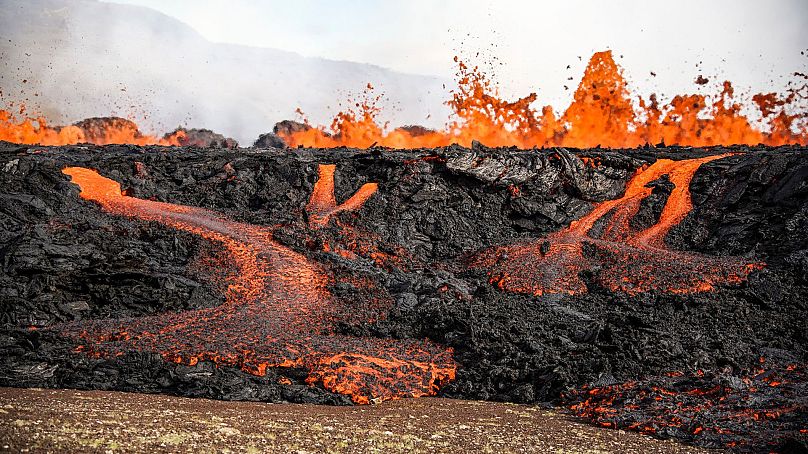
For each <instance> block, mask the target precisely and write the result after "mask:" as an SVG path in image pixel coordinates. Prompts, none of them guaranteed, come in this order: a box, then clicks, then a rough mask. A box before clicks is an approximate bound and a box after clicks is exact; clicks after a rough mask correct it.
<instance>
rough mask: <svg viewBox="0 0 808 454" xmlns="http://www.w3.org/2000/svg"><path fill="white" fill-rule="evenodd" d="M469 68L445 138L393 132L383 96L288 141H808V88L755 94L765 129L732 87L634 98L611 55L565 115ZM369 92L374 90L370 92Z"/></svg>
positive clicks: (461, 76)
mask: <svg viewBox="0 0 808 454" xmlns="http://www.w3.org/2000/svg"><path fill="white" fill-rule="evenodd" d="M455 61H456V62H457V64H458V65H459V71H458V73H457V76H458V86H457V88H456V89H455V90H454V91H453V93H452V98H451V99H450V100H449V101H448V102H447V104H448V106H449V107H450V108H451V110H452V112H453V117H454V119H453V120H452V121H450V122H449V123H448V124H447V125H446V127H445V129H443V130H441V131H429V130H422V129H418V130H417V131H414V130H413V129H412V128H396V129H393V130H391V131H385V127H384V125H383V124H379V122H378V121H376V118H377V117H378V114H379V108H378V107H377V106H376V101H377V100H378V96H376V97H370V99H367V100H366V101H364V102H359V103H355V104H354V105H355V106H356V109H349V110H346V111H344V112H340V113H339V114H338V115H337V116H336V117H335V118H334V120H333V122H332V124H331V126H330V128H328V129H326V128H306V129H305V130H302V131H293V132H290V133H284V134H281V136H282V137H283V138H284V140H285V141H286V142H287V143H288V144H289V145H290V146H298V145H302V146H310V147H339V146H348V147H357V148H365V147H369V146H371V145H374V144H375V145H380V146H386V147H392V148H423V147H440V146H447V145H450V144H453V143H457V144H460V145H464V146H470V145H471V144H472V142H473V141H479V142H481V143H483V144H485V145H488V146H492V147H496V146H517V147H520V148H532V147H555V146H562V147H579V148H585V147H596V146H601V147H608V148H634V147H638V146H642V145H645V144H658V143H665V144H678V145H687V146H711V145H734V144H749V145H756V144H759V143H762V144H766V145H785V144H803V145H804V144H808V123H807V122H806V121H807V120H808V108H807V107H806V106H805V100H806V99H808V85H803V86H802V87H793V88H790V89H789V91H788V93H787V94H786V95H785V96H779V95H777V94H774V93H766V94H764V93H761V94H757V95H755V96H753V104H754V107H757V110H758V111H759V113H760V116H761V117H762V122H761V124H759V125H758V124H755V123H756V122H755V121H753V120H752V119H750V118H749V117H747V116H745V115H744V114H743V113H742V112H741V111H742V108H743V106H742V105H740V104H739V103H737V102H735V100H734V89H733V87H732V84H731V83H730V82H725V83H724V84H723V88H722V90H721V93H720V94H719V95H718V96H715V97H713V98H708V97H707V96H705V95H701V94H693V95H679V96H675V97H674V98H673V99H672V100H671V101H670V103H669V104H668V105H660V103H659V102H658V101H657V98H656V96H655V95H651V96H650V97H649V99H643V98H641V97H634V96H633V95H632V93H631V92H630V90H629V88H628V84H627V83H626V80H625V78H624V76H623V71H622V69H621V68H620V67H619V66H618V65H617V63H615V61H614V58H613V57H612V52H611V51H605V52H597V53H595V54H594V55H593V56H592V58H591V60H590V61H589V65H588V66H587V68H586V70H585V72H584V75H583V78H582V80H581V82H580V84H579V85H578V88H577V90H576V91H575V93H574V96H573V101H572V103H571V104H570V106H569V107H568V108H567V109H566V110H565V111H564V112H563V114H562V115H560V116H559V115H557V114H556V110H555V109H554V108H553V107H552V106H544V107H543V108H541V109H540V110H536V109H534V108H533V107H532V104H533V103H534V102H536V101H537V99H538V96H537V95H536V94H535V93H531V94H529V95H528V96H525V97H523V98H520V99H517V100H516V101H507V100H504V99H502V98H501V97H500V96H499V95H498V93H497V90H496V87H495V86H494V85H493V83H492V82H491V79H490V78H488V77H487V76H486V75H485V74H483V73H482V72H480V71H479V69H478V68H470V67H468V66H467V65H465V64H464V63H463V62H460V61H458V60H457V59H455ZM368 93H369V92H368Z"/></svg>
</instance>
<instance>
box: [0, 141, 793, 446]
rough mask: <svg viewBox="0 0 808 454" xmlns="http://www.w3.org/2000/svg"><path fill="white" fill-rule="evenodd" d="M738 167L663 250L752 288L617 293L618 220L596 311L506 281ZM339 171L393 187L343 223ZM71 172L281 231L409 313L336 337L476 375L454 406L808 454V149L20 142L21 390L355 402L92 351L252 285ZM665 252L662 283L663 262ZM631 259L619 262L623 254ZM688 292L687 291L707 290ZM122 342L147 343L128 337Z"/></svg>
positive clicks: (647, 216)
mask: <svg viewBox="0 0 808 454" xmlns="http://www.w3.org/2000/svg"><path fill="white" fill-rule="evenodd" d="M719 154H721V155H723V154H728V156H725V157H723V158H720V159H715V160H704V163H703V164H701V165H700V166H699V167H698V170H696V172H695V174H694V175H693V176H692V181H690V184H689V189H690V197H691V199H692V210H690V211H689V212H688V213H687V215H686V216H685V217H684V218H683V219H681V220H680V221H678V222H676V223H675V225H674V226H673V227H672V228H671V229H670V231H669V232H667V235H666V236H665V237H664V239H663V240H664V244H665V250H670V251H675V253H671V254H670V259H671V260H672V261H674V260H677V259H678V258H680V257H683V256H686V257H691V256H692V255H693V254H697V255H698V254H702V255H704V256H707V257H710V258H711V260H713V261H715V260H718V259H716V257H719V258H720V257H723V258H726V260H727V263H730V264H731V265H732V266H737V265H738V264H741V265H744V264H748V265H750V266H752V265H754V266H752V267H751V268H749V269H744V271H743V272H738V271H737V269H735V268H733V270H734V271H733V273H734V274H733V276H734V275H739V276H740V278H739V279H737V282H720V280H719V282H718V283H716V284H715V285H714V288H713V289H712V291H709V292H691V291H677V292H670V291H666V290H665V289H666V287H665V286H663V285H645V286H642V287H637V288H639V289H641V290H642V291H631V289H630V288H628V287H626V285H628V284H620V285H618V286H615V285H611V286H610V283H612V282H614V281H615V277H614V276H612V275H609V272H612V274H613V273H614V272H615V271H614V270H615V269H618V270H623V269H629V267H626V266H625V264H622V263H621V267H619V268H615V267H613V266H612V267H610V263H613V262H610V260H612V261H614V260H615V258H614V257H617V256H616V255H614V250H613V247H612V246H610V245H612V244H614V241H611V242H608V243H607V242H604V241H601V239H602V238H607V237H609V235H611V234H610V233H609V232H608V231H609V230H610V228H612V226H613V225H617V223H618V222H617V221H619V219H618V220H615V219H613V218H614V216H615V215H616V214H615V213H612V214H611V215H609V214H607V215H605V216H603V217H602V218H599V219H598V220H597V221H596V222H594V224H593V226H592V228H591V230H589V232H588V234H587V236H586V237H579V238H578V239H577V240H576V241H580V243H581V244H580V254H581V255H580V262H581V263H584V264H585V265H586V266H584V267H583V268H582V269H580V270H576V274H575V276H573V277H574V278H575V283H576V286H575V287H574V288H575V289H576V292H574V294H568V293H563V292H560V293H552V292H543V293H542V294H540V295H538V294H535V293H532V292H531V291H524V289H523V288H521V287H518V286H514V285H509V284H513V283H514V282H517V283H518V282H522V281H524V280H525V279H527V280H529V279H530V278H531V276H530V275H529V274H527V275H525V274H524V273H526V272H527V271H525V270H523V269H517V270H516V271H518V272H519V273H521V275H520V276H518V277H519V278H520V279H522V281H519V280H514V279H515V278H514V277H508V276H503V275H502V270H505V271H513V270H511V269H510V268H508V266H505V265H507V263H508V260H512V259H514V257H512V256H509V255H508V254H507V251H509V249H508V247H513V245H519V244H523V243H524V244H531V245H532V246H531V249H530V253H531V254H536V260H535V261H534V262H535V263H536V264H538V265H537V266H538V267H539V268H540V269H541V270H542V273H544V272H545V271H546V270H547V268H546V266H550V265H553V266H556V265H558V261H552V260H549V259H547V258H546V257H554V255H553V254H555V252H553V251H552V247H553V245H556V244H558V243H559V240H558V236H556V237H553V236H552V235H554V234H557V235H560V234H558V232H563V231H564V230H565V229H567V228H568V227H569V226H570V223H571V222H573V221H575V220H577V219H581V218H585V217H586V216H587V214H589V213H591V212H592V211H593V208H595V207H597V206H599V205H598V204H600V203H602V202H605V201H610V200H616V199H620V198H621V197H623V195H624V191H625V190H626V187H627V184H628V182H629V181H630V180H631V179H632V178H633V177H635V176H636V175H637V174H638V173H641V172H642V171H643V169H647V168H649V167H650V166H651V165H652V164H654V163H655V162H658V161H659V160H661V159H671V160H686V159H696V158H704V157H706V156H713V155H719ZM323 164H330V165H334V169H335V171H334V196H335V199H336V201H337V203H342V202H344V201H346V200H347V199H349V198H350V197H351V196H352V195H354V194H355V193H357V191H358V190H359V189H360V187H362V186H363V185H365V184H366V183H377V184H378V187H377V189H376V191H375V193H373V194H372V195H371V196H370V197H369V198H368V199H367V200H366V201H365V202H364V204H363V205H361V207H359V208H358V209H355V210H344V211H341V212H335V213H334V214H333V215H331V216H330V218H329V219H328V222H325V223H324V225H320V224H318V223H319V222H320V221H321V220H322V219H321V218H319V217H316V216H313V215H312V214H313V212H312V211H311V209H309V210H307V205H308V204H309V203H310V198H311V196H312V193H313V192H314V186H315V183H316V182H317V181H318V178H320V173H319V169H320V167H321V165H323ZM65 167H83V168H87V169H93V170H95V171H97V172H98V173H99V174H100V175H102V176H104V177H106V178H109V179H112V180H115V181H117V182H119V183H120V184H121V188H122V190H123V193H124V194H125V195H127V196H131V197H135V198H138V199H144V200H153V201H160V202H168V203H171V204H176V205H183V206H189V207H200V208H204V209H207V210H210V211H212V212H215V213H218V214H219V215H221V216H223V217H226V218H227V219H229V220H231V221H233V222H236V223H243V224H249V225H256V226H267V227H271V229H272V237H273V239H274V241H275V242H277V243H278V244H279V245H280V247H283V248H284V249H285V250H286V249H288V250H290V251H294V252H295V253H296V254H300V256H302V257H305V259H306V260H307V261H308V262H309V263H314V264H316V265H317V266H318V267H320V268H321V269H322V270H325V271H324V272H326V273H327V274H328V275H329V276H330V280H329V282H328V284H327V289H326V290H327V292H328V294H329V295H330V296H331V297H333V298H334V299H335V301H336V300H338V301H345V302H350V304H356V305H359V306H357V307H360V306H361V307H362V308H366V307H370V306H369V305H372V304H376V303H374V301H375V300H374V299H375V298H382V297H383V298H384V299H385V301H389V303H384V304H386V306H385V305H382V306H378V305H375V306H373V307H389V310H387V313H386V314H384V315H385V316H384V317H380V318H374V319H372V320H348V319H346V320H348V321H345V322H339V323H337V324H336V325H334V326H336V328H335V329H336V330H337V331H338V332H337V333H335V334H336V335H338V336H355V337H360V338H374V339H383V340H385V341H384V342H388V341H389V340H397V341H406V342H415V341H418V342H421V341H424V340H429V341H431V342H434V343H435V345H437V346H440V347H441V348H446V349H448V348H451V351H452V355H453V358H454V362H455V363H456V376H455V378H454V380H452V381H451V382H449V383H448V384H445V385H443V386H442V387H441V388H440V390H439V394H440V395H443V396H447V397H459V398H468V399H486V400H496V401H509V402H519V403H537V402H543V403H551V404H555V405H561V406H564V407H565V408H568V409H570V411H571V412H572V413H574V414H576V415H578V416H580V417H583V418H586V419H588V420H590V421H593V422H595V423H597V424H600V425H603V426H607V427H619V428H629V429H634V430H638V431H642V432H646V433H652V434H655V435H656V436H660V437H674V438H677V439H680V440H682V441H685V442H689V443H693V444H697V445H701V446H708V447H724V448H727V447H729V448H733V449H735V450H738V451H770V450H774V451H777V450H780V451H787V450H792V451H794V452H799V451H800V450H803V451H805V450H806V443H808V442H807V441H806V440H808V433H806V428H808V423H807V422H806V421H808V409H807V408H808V404H807V403H806V399H805V396H806V395H808V389H807V388H806V372H805V368H806V364H808V334H807V333H808V330H806V328H805V324H806V322H805V320H806V314H808V150H806V149H803V148H799V147H783V148H776V149H770V148H749V147H730V148H714V149H693V148H676V147H669V148H646V149H638V150H611V151H607V150H565V149H550V150H523V151H522V150H512V149H487V148H484V147H476V148H474V149H465V148H461V147H446V148H440V149H430V150H414V151H392V150H385V149H370V150H351V149H336V150H309V149H291V150H290V149H287V150H280V149H234V150H229V149H200V148H161V147H147V148H141V147H134V146H106V147H95V146H71V147H52V148H48V147H35V146H26V147H21V146H18V145H12V144H0V266H2V269H1V270H0V323H1V325H0V385H3V386H39V387H70V388H83V389H116V390H127V391H140V392H167V393H172V394H177V395H182V396H202V397H211V398H218V399H233V400H263V401H293V402H315V403H331V404H349V403H350V402H351V399H350V397H349V396H346V395H345V394H341V393H332V392H330V391H328V388H327V387H324V386H321V384H319V383H313V382H311V380H309V381H308V382H307V378H310V377H309V373H308V372H307V371H306V370H304V369H303V368H300V367H296V366H295V365H293V364H289V365H287V366H289V367H268V368H266V370H265V371H263V372H264V373H263V375H261V374H258V373H256V371H254V370H249V368H245V367H232V366H227V365H221V364H216V362H215V361H206V360H201V361H194V362H193V363H194V364H191V361H182V360H180V361H179V362H178V363H175V362H172V361H169V360H167V359H166V357H165V356H163V355H161V354H160V353H159V352H157V351H149V350H148V349H136V348H132V349H129V350H127V349H126V348H123V349H122V350H123V351H122V352H120V354H119V355H118V354H115V355H111V354H90V353H88V352H87V351H86V345H82V342H81V340H80V339H77V338H75V337H71V336H69V335H65V330H60V329H58V327H62V326H73V327H75V326H81V324H82V323H89V322H88V321H90V320H96V321H98V320H107V319H121V320H123V321H124V322H125V321H126V320H137V319H141V318H142V317H145V316H151V315H156V316H160V317H163V318H165V317H168V318H170V314H171V313H186V312H188V311H195V310H204V309H209V308H216V307H220V306H221V305H223V304H227V289H226V288H224V287H223V286H222V284H221V282H220V281H217V280H215V279H211V275H212V274H216V273H230V274H232V273H234V272H238V269H239V267H238V264H237V263H230V262H229V260H230V259H229V257H228V254H227V251H226V250H225V248H223V247H222V245H221V244H217V243H216V242H215V241H208V240H206V239H205V238H203V237H200V236H199V235H195V234H194V233H192V232H190V231H184V230H181V229H176V228H172V227H170V226H168V225H165V224H164V223H161V222H156V221H154V220H144V219H139V218H137V217H126V216H120V215H116V214H113V213H109V212H106V211H104V210H103V209H102V208H101V207H100V206H99V204H97V203H96V202H93V201H91V200H84V199H82V198H80V197H79V188H78V186H76V185H75V184H73V183H71V182H70V178H69V177H68V176H67V175H65V174H64V173H62V169H64V168H65ZM657 167H660V166H657ZM673 167H675V165H674V166H673ZM674 181H676V178H669V177H668V176H662V177H661V178H657V179H655V180H654V181H651V182H650V183H648V184H649V187H648V191H647V196H643V197H642V198H641V199H638V200H637V202H638V205H637V206H636V212H635V213H634V212H632V214H633V215H632V216H630V219H626V220H625V221H626V222H625V223H624V224H625V225H626V226H628V227H626V228H630V229H632V231H633V232H642V231H644V230H646V229H648V228H650V227H653V226H654V225H656V224H658V223H659V222H660V216H663V213H664V212H665V207H666V206H667V205H668V202H669V201H672V200H676V199H677V197H678V196H677V195H676V193H675V191H676V187H675V184H674ZM314 214H316V215H317V216H319V214H318V213H314ZM609 216H611V218H610V217H609ZM544 238H551V239H552V241H549V240H547V241H546V245H545V244H544V243H542V241H545V240H544ZM553 238H554V239H553ZM632 241H634V240H632ZM576 244H577V243H576ZM637 244H640V243H637ZM642 245H643V247H645V246H644V245H645V243H642ZM505 246H508V247H505ZM658 246H659V244H656V246H655V247H657V249H654V252H653V254H652V255H650V257H653V260H654V262H653V263H654V264H655V265H658V264H659V263H662V262H664V261H663V260H662V259H660V257H663V255H662V254H661V253H659V250H658ZM497 247H503V248H502V249H501V250H502V251H506V253H504V254H499V255H493V256H492V257H494V258H495V260H497V266H492V267H485V266H482V267H481V266H475V263H479V260H478V257H480V256H481V254H487V253H489V252H490V251H492V250H497V249H496V248H497ZM576 247H578V246H576ZM487 251H488V252H487ZM627 251H628V252H627ZM576 253H577V252H576ZM542 254H546V257H545V256H544V255H542ZM632 254H634V249H629V250H623V249H620V254H619V257H620V258H621V260H623V259H624V258H625V257H632ZM643 254H646V255H644V256H643V257H649V255H648V252H647V251H645V252H643ZM259 255H260V254H259ZM489 255H490V254H489ZM525 257H528V258H531V257H532V256H529V255H528V256H524V255H523V256H520V259H525ZM576 257H577V256H576ZM576 260H577V259H576ZM722 260H723V259H722ZM576 263H577V262H576ZM710 263H712V262H710ZM722 263H723V262H722ZM663 264H664V263H663ZM499 265H502V266H499ZM673 265H676V266H673ZM679 265H680V264H672V267H671V269H673V270H674V271H676V270H680V269H681V268H682V266H679ZM758 265H759V266H758ZM541 266H545V268H541ZM320 268H318V269H320ZM511 268H513V267H511ZM528 271H529V270H528ZM497 272H499V273H500V274H496V273H497ZM621 272H622V271H621ZM604 276H607V277H608V279H607V278H604ZM551 277H553V276H551ZM687 277H688V279H689V280H688V281H687V282H688V287H687V288H685V287H681V286H680V287H677V289H678V290H682V289H683V288H684V289H685V290H687V289H692V288H696V287H697V286H696V285H694V283H693V282H692V276H687ZM544 278H546V273H545V274H542V279H544ZM553 278H554V277H553ZM665 278H666V277H665V275H664V274H663V275H662V279H663V280H664V279H665ZM508 279H511V280H508ZM680 280H681V279H680ZM541 282H542V283H546V282H555V281H554V280H552V279H550V280H549V281H541ZM500 287H502V288H500ZM525 288H528V289H532V288H534V287H530V286H528V287H525ZM541 288H542V289H544V290H546V288H545V287H541ZM511 290H520V291H511ZM380 295H381V296H380ZM346 304H347V303H346ZM346 307H350V306H346ZM267 317H271V314H267ZM104 323H106V322H96V325H97V326H103V325H104ZM129 335H131V333H130V334H129ZM107 340H109V339H107ZM105 342H106V341H105ZM115 342H119V343H120V345H122V346H123V347H126V339H125V336H124V335H121V337H120V338H119V339H116V340H115ZM374 342H375V341H374ZM139 345H144V344H143V343H141V344H139ZM374 345H375V343H374ZM385 345H386V344H385ZM245 369H246V370H245Z"/></svg>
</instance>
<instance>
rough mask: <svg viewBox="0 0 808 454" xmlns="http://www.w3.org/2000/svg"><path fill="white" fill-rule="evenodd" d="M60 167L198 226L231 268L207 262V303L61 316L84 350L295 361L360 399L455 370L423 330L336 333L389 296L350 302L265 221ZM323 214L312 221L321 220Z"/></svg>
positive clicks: (168, 220) (133, 209)
mask: <svg viewBox="0 0 808 454" xmlns="http://www.w3.org/2000/svg"><path fill="white" fill-rule="evenodd" d="M333 170H334V169H333V166H330V167H329V166H324V168H321V170H320V175H321V177H322V176H323V175H326V178H328V177H327V175H329V172H330V175H331V176H332V177H333ZM64 173H66V174H67V175H70V177H71V178H72V181H73V182H74V183H76V184H78V185H79V186H80V187H81V197H82V198H84V199H87V200H92V201H95V202H97V203H99V204H100V205H101V207H102V208H103V209H104V210H105V211H107V212H109V213H111V214H116V215H122V216H131V217H135V218H138V219H142V220H144V221H156V222H160V223H162V224H165V225H167V226H169V227H172V228H175V229H178V230H183V231H187V232H191V233H193V234H196V235H199V236H201V237H202V238H204V239H206V240H208V241H210V242H212V243H216V244H219V245H221V246H222V247H223V248H224V250H225V252H226V254H227V257H228V259H229V260H231V261H232V262H233V263H234V264H235V267H236V269H237V272H236V273H233V274H232V275H227V276H222V275H221V274H219V275H216V274H215V273H226V271H221V272H220V271H219V270H218V269H214V270H209V271H210V273H211V274H212V276H213V278H214V284H219V285H222V284H223V286H224V287H225V288H226V289H227V290H226V292H225V295H226V302H225V303H223V304H222V305H220V306H218V307H215V308H212V309H202V310H195V311H187V312H183V313H171V314H161V315H156V316H149V317H142V318H137V319H130V320H94V321H85V322H78V323H72V324H67V325H64V326H62V330H63V332H64V333H65V334H67V335H69V336H72V337H75V338H79V339H81V340H82V342H83V343H84V344H85V347H84V350H86V351H88V352H89V353H91V354H95V355H99V356H109V355H116V354H119V353H123V352H127V351H147V352H159V353H160V354H162V356H163V357H164V358H165V359H166V360H168V361H174V362H177V363H184V364H191V365H192V364H195V363H197V362H198V361H212V362H214V363H216V364H218V365H226V366H236V367H240V368H241V369H243V370H245V371H247V372H249V373H252V374H255V375H264V374H265V373H266V369H267V368H271V367H282V368H284V367H294V368H303V369H305V370H307V371H308V374H309V375H308V378H307V380H306V381H307V383H309V384H311V385H313V384H318V383H319V384H321V385H322V386H323V387H324V388H326V389H328V390H330V391H333V392H336V393H341V394H345V395H348V396H350V397H351V399H352V400H353V401H354V402H356V403H360V404H362V403H368V402H370V401H371V400H374V401H375V400H384V399H394V398H399V397H417V396H423V395H432V394H435V392H436V391H437V390H438V389H439V388H440V387H441V386H442V385H444V384H446V383H447V382H449V381H450V380H452V379H453V378H454V376H455V363H454V361H453V359H452V350H451V349H450V348H446V347H443V346H440V345H437V344H435V343H432V342H430V341H427V340H393V339H379V338H362V337H353V336H348V335H341V334H338V333H336V329H335V327H336V326H337V325H338V324H339V323H355V322H358V321H370V320H378V319H380V318H383V317H384V316H385V314H386V313H387V311H388V310H389V308H390V307H389V304H388V303H387V302H385V301H381V302H380V301H376V302H374V303H373V304H370V305H361V304H355V305H352V304H350V303H348V302H346V301H344V300H342V299H339V298H335V297H333V296H332V295H331V294H330V292H329V291H328V288H327V283H328V282H329V275H328V273H327V272H326V270H325V269H324V268H323V267H322V266H321V265H319V264H317V263H314V262H312V261H310V260H308V259H307V258H306V257H305V256H303V255H301V254H299V253H297V252H294V251H292V250H290V249H288V248H286V247H284V246H282V245H280V244H278V243H277V242H275V241H274V240H273V236H272V230H271V229H270V228H268V227H261V226H255V225H250V224H243V223H238V222H233V221H230V220H227V219H225V218H224V217H223V216H221V215H219V214H217V213H214V212H211V211H208V210H204V209H201V208H195V207H189V206H181V205H173V204H170V203H161V202H154V201H149V200H142V199H138V198H134V197H127V196H124V195H122V194H121V188H120V185H119V184H118V183H117V182H115V181H112V180H110V179H107V178H104V177H102V176H101V175H99V174H98V173H96V172H94V171H92V170H88V169H84V168H79V167H71V168H66V169H64ZM327 181H328V180H327V179H326V181H325V182H327ZM330 181H331V183H330V184H326V185H321V186H318V189H316V190H315V194H313V199H318V198H319V197H323V198H325V199H326V200H333V195H330V196H329V195H328V194H325V192H329V190H330V189H333V180H330ZM326 186H327V187H326ZM374 189H375V188H374ZM360 193H361V194H366V192H363V191H362V190H360ZM370 194H372V191H371V192H370ZM370 194H366V195H367V197H369V196H370ZM361 197H364V199H366V198H367V197H365V196H364V195H362V196H361ZM364 199H362V200H360V199H354V198H352V199H351V200H354V202H351V203H347V206H350V207H352V208H359V207H360V206H361V205H362V203H363V201H364ZM313 204H314V205H313V206H315V207H317V206H322V205H318V202H313ZM310 206H312V204H311V203H310ZM343 206H346V204H343ZM324 216H325V219H322V218H318V219H321V221H318V222H326V221H327V215H325V214H324ZM217 280H218V281H219V282H216V281H217ZM369 306H370V307H369Z"/></svg>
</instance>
